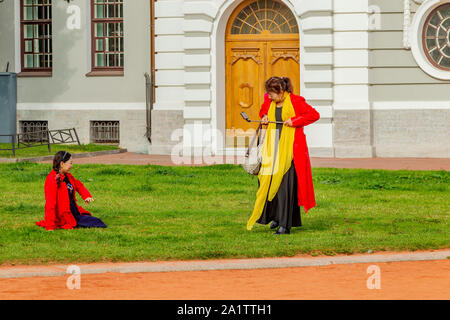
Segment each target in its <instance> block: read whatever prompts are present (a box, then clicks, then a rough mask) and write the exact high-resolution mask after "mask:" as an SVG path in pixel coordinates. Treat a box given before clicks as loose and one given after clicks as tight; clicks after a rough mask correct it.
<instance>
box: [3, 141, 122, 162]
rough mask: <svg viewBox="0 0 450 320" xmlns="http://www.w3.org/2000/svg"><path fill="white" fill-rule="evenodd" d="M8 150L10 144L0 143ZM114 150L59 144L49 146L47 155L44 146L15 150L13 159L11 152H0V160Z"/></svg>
mask: <svg viewBox="0 0 450 320" xmlns="http://www.w3.org/2000/svg"><path fill="white" fill-rule="evenodd" d="M10 148H11V144H8V143H0V149H10ZM116 149H119V147H118V146H114V145H98V144H82V145H81V149H80V147H79V146H78V144H70V145H63V144H61V145H51V150H52V152H50V153H49V152H48V147H47V146H46V145H45V146H39V147H33V148H27V149H20V150H16V156H15V157H13V155H12V151H0V158H33V157H41V156H49V155H54V154H56V153H57V152H58V151H68V152H70V153H84V152H94V151H104V150H116Z"/></svg>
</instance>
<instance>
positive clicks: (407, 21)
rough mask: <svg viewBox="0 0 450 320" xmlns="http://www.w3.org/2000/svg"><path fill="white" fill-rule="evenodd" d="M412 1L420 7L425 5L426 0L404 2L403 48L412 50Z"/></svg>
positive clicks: (404, 0) (405, 0)
mask: <svg viewBox="0 0 450 320" xmlns="http://www.w3.org/2000/svg"><path fill="white" fill-rule="evenodd" d="M410 1H414V2H415V3H417V4H418V5H421V4H423V3H424V2H425V1H426V0H403V47H404V48H405V49H408V50H409V49H411V43H410V37H409V33H410V31H409V30H410V27H411V6H410Z"/></svg>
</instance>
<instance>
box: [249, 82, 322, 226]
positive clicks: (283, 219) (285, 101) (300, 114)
mask: <svg viewBox="0 0 450 320" xmlns="http://www.w3.org/2000/svg"><path fill="white" fill-rule="evenodd" d="M265 89H266V92H267V94H266V95H265V97H264V103H263V105H262V106H261V111H260V114H259V115H260V117H261V118H262V123H263V124H266V125H268V127H267V131H266V136H265V139H264V141H263V146H262V149H261V152H262V159H263V160H262V164H261V170H260V172H259V174H258V184H259V188H258V192H257V194H256V201H255V206H254V209H253V213H252V216H251V217H250V219H249V220H248V222H247V229H248V230H251V229H252V228H253V225H254V224H255V222H257V223H260V224H268V223H270V222H271V221H272V224H271V226H270V228H271V229H276V228H278V230H277V231H276V232H275V234H289V233H290V229H291V228H292V227H300V226H301V225H302V224H301V218H300V206H303V207H304V210H305V213H306V212H308V210H309V209H311V208H313V207H314V206H315V205H316V203H315V198H314V187H313V181H312V175H311V164H310V160H309V153H308V146H307V144H306V137H305V134H304V132H303V127H304V126H306V125H309V124H311V123H313V122H315V121H317V120H319V118H320V114H319V113H318V112H317V111H316V110H315V109H314V108H313V107H311V106H310V105H309V104H307V103H306V101H305V99H304V98H303V97H301V96H297V95H295V94H293V87H292V83H291V81H290V79H289V78H285V77H283V78H280V77H272V78H270V79H269V80H267V81H266V84H265ZM269 121H270V122H271V123H269ZM273 121H277V122H281V123H280V124H275V123H272V122H273Z"/></svg>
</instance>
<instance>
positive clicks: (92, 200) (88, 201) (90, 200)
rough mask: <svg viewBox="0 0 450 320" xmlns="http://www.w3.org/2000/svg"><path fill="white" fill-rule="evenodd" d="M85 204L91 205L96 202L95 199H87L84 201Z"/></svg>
mask: <svg viewBox="0 0 450 320" xmlns="http://www.w3.org/2000/svg"><path fill="white" fill-rule="evenodd" d="M84 202H86V204H89V203H91V202H94V199H93V198H86V199H85V200H84Z"/></svg>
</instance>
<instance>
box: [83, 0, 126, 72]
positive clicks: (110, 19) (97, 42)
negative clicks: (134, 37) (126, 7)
mask: <svg viewBox="0 0 450 320" xmlns="http://www.w3.org/2000/svg"><path fill="white" fill-rule="evenodd" d="M91 6H92V28H91V29H92V35H91V36H92V70H93V71H108V70H113V71H114V70H115V71H121V70H123V66H124V38H123V0H91Z"/></svg>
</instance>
